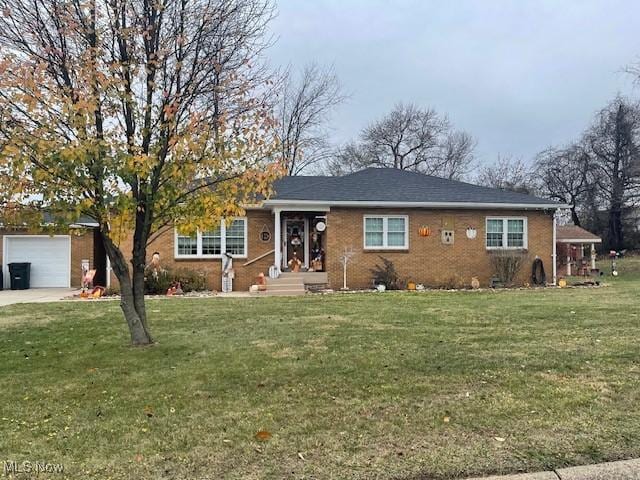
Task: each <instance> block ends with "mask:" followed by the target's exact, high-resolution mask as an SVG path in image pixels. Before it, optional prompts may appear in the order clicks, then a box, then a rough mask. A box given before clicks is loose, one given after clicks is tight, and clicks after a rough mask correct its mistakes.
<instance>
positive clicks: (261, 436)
mask: <svg viewBox="0 0 640 480" xmlns="http://www.w3.org/2000/svg"><path fill="white" fill-rule="evenodd" d="M270 438H271V433H270V432H268V431H267V430H259V431H258V432H257V433H256V440H260V441H261V442H266V441H267V440H269V439H270Z"/></svg>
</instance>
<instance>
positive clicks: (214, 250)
mask: <svg viewBox="0 0 640 480" xmlns="http://www.w3.org/2000/svg"><path fill="white" fill-rule="evenodd" d="M225 252H226V253H228V254H229V255H231V256H233V257H238V258H245V257H246V256H247V219H246V218H235V219H233V220H232V221H231V222H229V223H228V224H225V222H224V221H222V222H221V224H220V226H219V227H218V228H216V229H214V230H211V231H208V232H200V231H198V232H197V233H196V234H193V235H191V236H188V235H180V234H179V233H178V230H176V233H175V256H176V258H220V257H222V254H223V253H225Z"/></svg>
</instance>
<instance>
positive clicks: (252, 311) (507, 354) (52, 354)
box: [0, 269, 640, 479]
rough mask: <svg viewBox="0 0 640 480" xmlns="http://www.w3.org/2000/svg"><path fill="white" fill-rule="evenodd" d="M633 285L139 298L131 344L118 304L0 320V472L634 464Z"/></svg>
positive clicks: (446, 471) (637, 283)
mask: <svg viewBox="0 0 640 480" xmlns="http://www.w3.org/2000/svg"><path fill="white" fill-rule="evenodd" d="M621 270H622V269H621ZM634 275H635V276H634ZM607 281H611V279H610V277H609V279H607ZM639 287H640V275H637V274H634V273H632V272H631V270H629V271H628V272H627V271H625V274H624V275H623V276H621V277H620V278H619V279H616V280H615V283H614V284H613V285H612V286H610V287H604V288H598V289H564V290H551V289H547V290H544V291H541V290H536V291H498V292H459V293H454V292H429V293H385V294H353V295H331V296H309V297H305V298H299V297H294V298H257V299H254V298H252V299H217V298H212V299H177V298H176V299H169V300H154V301H149V303H148V309H149V312H150V320H151V323H152V331H153V333H154V334H155V336H156V337H157V340H158V344H157V345H155V346H153V347H149V348H145V349H132V348H130V347H128V346H127V341H128V337H127V332H126V329H125V325H124V321H123V320H122V318H121V315H120V311H119V307H118V305H117V303H116V302H100V303H90V302H84V303H83V302H77V303H76V302H73V303H56V304H34V305H28V306H25V305H18V306H14V307H6V308H2V309H0V374H1V378H2V386H3V388H2V396H1V400H0V416H1V417H2V422H1V423H0V452H1V453H2V457H3V458H2V460H15V461H17V462H22V461H24V460H30V461H36V460H39V461H46V462H49V463H61V464H63V465H64V466H65V473H66V475H67V476H68V477H69V478H108V477H110V478H167V479H169V478H189V479H195V478H201V479H205V478H211V479H214V478H215V479H217V478H242V479H245V478H296V479H298V478H319V479H325V478H374V477H377V478H390V477H392V478H410V479H416V478H423V477H425V478H431V477H436V478H450V477H452V476H454V477H455V476H467V475H480V474H489V473H509V472H516V471H520V470H528V471H532V470H545V469H549V468H554V467H560V466H566V465H572V464H582V463H589V462H598V461H604V460H613V459H620V458H627V457H637V456H640V410H638V408H637V406H638V405H639V404H640V342H639V341H638V339H639V337H640V335H639V334H640V329H639V327H638V324H639V321H640V318H639V315H640V296H639V295H638V293H637V292H638V288H639ZM258 431H263V433H262V436H263V437H264V439H262V440H260V439H257V438H256V433H257V432H258ZM266 432H268V433H266ZM45 478H60V477H59V476H53V475H52V476H51V477H45Z"/></svg>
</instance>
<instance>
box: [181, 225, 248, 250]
mask: <svg viewBox="0 0 640 480" xmlns="http://www.w3.org/2000/svg"><path fill="white" fill-rule="evenodd" d="M233 220H242V221H243V222H244V255H235V254H233V255H231V257H232V258H248V256H249V236H248V225H249V222H248V221H247V217H235V218H234V219H233ZM233 220H232V221H233ZM179 236H181V235H180V233H179V232H178V229H177V228H174V235H173V256H174V257H175V258H178V259H183V258H184V259H189V258H195V259H198V258H222V256H223V255H224V253H225V252H226V251H227V226H226V224H225V221H224V220H221V221H220V254H213V255H212V254H207V255H203V254H202V232H201V231H200V230H198V232H197V233H196V245H197V247H196V251H197V252H198V253H196V254H183V253H178V237H179Z"/></svg>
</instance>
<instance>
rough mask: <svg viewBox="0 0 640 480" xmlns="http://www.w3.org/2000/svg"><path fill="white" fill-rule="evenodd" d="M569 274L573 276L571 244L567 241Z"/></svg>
mask: <svg viewBox="0 0 640 480" xmlns="http://www.w3.org/2000/svg"><path fill="white" fill-rule="evenodd" d="M567 276H571V244H570V243H567Z"/></svg>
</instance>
